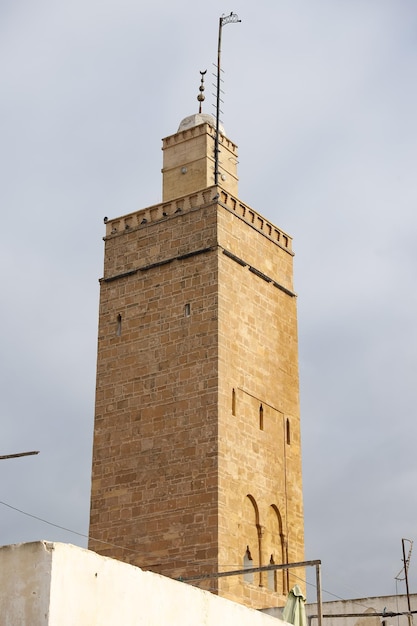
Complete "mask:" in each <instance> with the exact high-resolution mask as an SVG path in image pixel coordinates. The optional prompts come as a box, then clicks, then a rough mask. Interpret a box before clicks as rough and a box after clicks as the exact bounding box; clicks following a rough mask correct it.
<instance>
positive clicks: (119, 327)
mask: <svg viewBox="0 0 417 626" xmlns="http://www.w3.org/2000/svg"><path fill="white" fill-rule="evenodd" d="M121 334H122V316H121V315H120V313H119V314H118V316H117V325H116V336H117V337H120V335H121Z"/></svg>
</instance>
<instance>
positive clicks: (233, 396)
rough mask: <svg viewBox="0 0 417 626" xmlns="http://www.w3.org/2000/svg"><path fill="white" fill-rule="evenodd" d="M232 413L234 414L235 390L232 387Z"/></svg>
mask: <svg viewBox="0 0 417 626" xmlns="http://www.w3.org/2000/svg"><path fill="white" fill-rule="evenodd" d="M232 415H236V391H235V390H234V389H232Z"/></svg>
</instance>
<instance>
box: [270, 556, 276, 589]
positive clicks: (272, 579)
mask: <svg viewBox="0 0 417 626" xmlns="http://www.w3.org/2000/svg"><path fill="white" fill-rule="evenodd" d="M269 565H275V561H274V555H273V554H271V558H270V559H269ZM268 589H270V590H271V591H277V570H273V569H271V570H268Z"/></svg>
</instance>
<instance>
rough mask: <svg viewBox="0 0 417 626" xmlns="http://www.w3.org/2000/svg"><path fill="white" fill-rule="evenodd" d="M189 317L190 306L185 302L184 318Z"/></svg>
mask: <svg viewBox="0 0 417 626" xmlns="http://www.w3.org/2000/svg"><path fill="white" fill-rule="evenodd" d="M190 315H191V304H190V303H189V302H187V304H186V305H185V306H184V317H190Z"/></svg>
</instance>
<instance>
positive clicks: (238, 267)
mask: <svg viewBox="0 0 417 626" xmlns="http://www.w3.org/2000/svg"><path fill="white" fill-rule="evenodd" d="M202 78H203V76H202ZM202 85H203V83H202ZM201 95H202V90H200V96H201ZM215 135H216V120H215V119H214V118H213V117H212V116H210V115H207V114H203V113H201V112H199V113H197V114H195V115H191V116H190V117H187V118H185V119H184V120H183V121H182V122H181V124H180V126H179V128H178V131H177V132H176V133H175V134H173V135H171V136H169V137H166V138H165V139H164V140H163V169H162V183H163V199H162V202H161V203H160V204H158V205H155V206H151V207H147V208H144V209H142V210H140V211H135V212H133V213H130V214H128V215H125V216H123V217H118V218H114V219H113V218H112V219H106V220H105V221H106V235H105V238H104V240H105V255H104V257H105V260H104V275H103V278H102V279H101V280H100V285H101V293H100V311H99V332H98V358H97V389H96V412H95V426H94V451H93V468H92V491H91V516H90V543H89V547H90V548H91V549H93V550H95V551H97V552H99V553H101V554H104V555H108V556H111V557H114V558H117V559H121V560H124V561H128V562H129V563H132V564H134V565H138V566H139V567H142V568H145V569H151V570H153V571H155V572H159V573H161V574H163V575H166V576H171V577H176V578H180V577H181V578H187V577H190V576H194V575H202V576H204V575H205V574H212V573H215V572H222V571H225V570H232V569H242V568H250V567H256V566H258V565H269V564H270V563H276V564H279V563H286V562H300V561H303V559H304V539H303V505H302V485H301V447H300V419H299V384H298V356H297V314H296V296H295V293H294V288H293V252H292V247H291V244H292V241H291V237H290V236H289V235H287V234H286V233H285V232H283V231H282V230H281V229H279V228H278V227H276V226H275V225H274V224H272V223H271V222H270V221H269V220H268V219H266V218H265V217H263V216H262V215H261V214H260V213H258V212H257V211H255V210H254V209H252V208H251V207H249V206H248V205H247V204H245V203H243V202H242V201H241V200H239V198H238V176H237V146H236V144H234V143H233V142H232V141H231V140H230V139H228V138H227V136H226V134H225V132H224V129H223V128H220V134H219V150H220V151H219V172H218V174H219V175H218V184H217V185H214V184H213V181H214V176H213V174H214V142H215ZM298 574H300V572H298ZM299 582H300V581H299V579H298V578H296V577H295V576H294V571H293V570H290V572H285V571H279V572H275V574H274V573H268V574H265V573H263V574H246V575H244V576H242V575H239V576H234V577H228V578H219V579H217V578H210V579H209V580H204V579H202V580H201V581H197V582H195V583H194V584H197V585H198V586H200V587H201V588H206V589H210V590H211V591H213V592H215V593H218V594H219V595H222V596H224V597H227V598H230V599H232V600H236V601H238V602H242V603H244V604H246V605H247V606H251V607H253V608H261V607H266V606H277V605H279V604H280V603H283V601H284V600H285V597H284V596H285V594H286V593H287V591H288V589H289V588H291V587H292V586H293V585H294V584H296V583H299Z"/></svg>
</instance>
